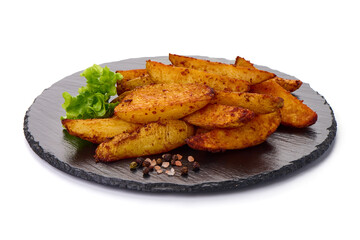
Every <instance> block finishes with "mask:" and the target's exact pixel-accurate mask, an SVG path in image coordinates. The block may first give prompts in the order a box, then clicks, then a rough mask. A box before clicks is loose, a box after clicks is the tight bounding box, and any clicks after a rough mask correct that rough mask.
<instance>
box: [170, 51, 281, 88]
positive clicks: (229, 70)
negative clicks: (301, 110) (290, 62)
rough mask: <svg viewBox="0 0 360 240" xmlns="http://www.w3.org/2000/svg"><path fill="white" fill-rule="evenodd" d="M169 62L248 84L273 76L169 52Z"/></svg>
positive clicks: (268, 73) (272, 76) (263, 72)
mask: <svg viewBox="0 0 360 240" xmlns="http://www.w3.org/2000/svg"><path fill="white" fill-rule="evenodd" d="M169 60H170V62H171V63H172V64H173V65H174V66H176V67H185V68H193V69H197V70H201V71H206V72H209V73H215V74H218V75H222V76H228V77H231V78H236V79H241V80H245V81H248V82H249V83H250V85H252V84H256V83H260V82H263V81H265V80H268V79H270V78H274V77H275V74H273V73H270V72H266V71H262V70H258V69H250V68H246V67H236V66H234V65H231V64H225V63H220V62H211V61H208V60H202V59H197V58H192V57H185V56H179V55H175V54H169Z"/></svg>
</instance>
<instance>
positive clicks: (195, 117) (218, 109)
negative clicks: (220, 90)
mask: <svg viewBox="0 0 360 240" xmlns="http://www.w3.org/2000/svg"><path fill="white" fill-rule="evenodd" d="M254 116H255V114H254V113H253V112H252V111H250V110H249V109H245V108H242V107H235V106H227V105H221V104H208V105H206V106H205V107H203V108H202V109H200V110H198V111H196V112H194V113H192V114H190V115H188V116H186V117H184V118H183V120H184V121H185V122H187V123H190V124H192V125H195V126H198V127H201V128H206V129H212V128H235V127H240V126H242V125H243V124H244V123H245V122H248V121H250V120H251V119H252V118H254Z"/></svg>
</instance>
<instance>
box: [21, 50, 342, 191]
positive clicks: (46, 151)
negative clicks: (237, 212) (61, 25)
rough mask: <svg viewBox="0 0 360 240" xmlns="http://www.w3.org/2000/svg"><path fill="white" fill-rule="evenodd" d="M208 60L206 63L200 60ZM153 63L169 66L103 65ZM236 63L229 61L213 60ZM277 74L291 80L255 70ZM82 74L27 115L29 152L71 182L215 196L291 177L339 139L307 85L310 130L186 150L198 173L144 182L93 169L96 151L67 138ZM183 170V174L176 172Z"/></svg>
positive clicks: (118, 169) (118, 167)
mask: <svg viewBox="0 0 360 240" xmlns="http://www.w3.org/2000/svg"><path fill="white" fill-rule="evenodd" d="M200 58H204V59H210V58H206V57H200ZM148 59H152V60H154V61H160V62H163V63H167V64H168V63H169V61H168V59H167V57H149V58H146V57H145V58H136V59H127V60H123V61H118V62H111V63H106V64H102V66H105V65H106V66H108V67H109V68H110V69H111V70H112V71H115V70H119V69H123V70H127V69H137V68H144V67H145V61H146V60H148ZM210 60H212V61H221V62H225V63H232V62H233V61H229V60H226V59H214V58H212V59H210ZM257 67H258V68H260V69H263V70H267V71H271V72H274V73H275V74H277V75H278V76H280V77H285V78H292V79H294V77H292V76H289V75H286V74H284V73H281V72H278V71H275V70H272V69H269V68H267V67H263V66H257ZM81 72H82V71H80V72H77V73H74V74H72V75H70V76H68V77H65V78H64V79H62V80H60V81H59V82H57V83H55V84H54V85H52V86H51V87H50V88H48V89H46V90H44V92H43V93H42V94H41V95H40V96H38V97H37V98H36V99H35V101H34V103H33V104H32V105H31V107H30V108H29V109H28V111H27V112H26V115H25V119H24V133H25V137H26V139H27V141H28V142H29V144H30V146H31V148H32V149H33V150H34V152H35V153H37V154H38V155H39V156H40V157H41V158H42V159H44V160H45V161H47V162H48V163H50V164H51V165H52V166H54V167H56V168H58V169H60V170H62V171H64V172H66V173H68V174H71V175H73V176H76V177H79V178H82V179H86V180H89V181H92V182H96V183H100V184H103V185H108V186H113V187H118V188H127V189H134V190H140V191H149V192H211V191H223V190H232V189H239V188H242V187H245V186H249V185H253V184H256V183H260V182H265V181H269V180H272V179H275V178H279V177H282V176H285V175H287V174H289V173H292V172H294V171H296V170H298V169H300V168H302V167H304V166H305V165H307V164H309V163H310V162H313V161H315V160H316V159H318V158H319V157H320V156H321V155H322V154H323V153H324V152H325V151H326V150H327V149H328V148H329V146H330V144H331V142H332V141H333V139H334V138H335V135H336V121H335V117H334V114H333V111H332V109H331V107H330V106H329V104H328V103H327V102H326V100H325V99H324V97H322V96H321V95H319V94H318V93H317V92H315V91H314V90H312V89H311V88H310V86H309V85H308V84H303V86H302V87H301V88H300V89H299V90H297V91H296V92H295V93H294V94H295V95H296V96H298V97H299V98H300V99H303V100H304V102H305V103H306V104H307V105H308V106H310V107H311V108H312V109H314V110H315V111H316V112H317V113H318V121H317V123H316V124H314V125H313V126H311V127H308V128H306V129H292V128H286V127H280V128H279V129H278V130H277V132H276V133H274V134H273V135H271V136H270V138H269V139H268V140H267V141H266V142H264V143H263V144H261V145H259V146H256V147H252V148H248V149H244V150H232V151H226V152H223V153H216V154H214V153H208V152H202V151H195V150H192V149H190V148H188V147H187V146H184V147H181V148H179V149H176V150H174V151H172V152H173V153H179V154H181V155H183V156H185V157H186V156H189V155H192V156H194V157H195V159H196V160H197V161H199V163H200V164H201V170H200V171H199V172H196V173H195V172H192V171H190V174H189V176H188V177H182V176H180V174H179V171H177V172H176V174H175V176H172V177H170V176H167V175H166V174H160V175H157V174H156V173H152V174H151V175H150V177H148V178H144V177H143V176H142V172H141V171H135V172H131V171H130V170H129V163H130V162H131V159H129V160H122V161H118V162H114V163H110V164H106V163H95V161H94V158H93V155H94V151H95V148H96V146H95V145H94V144H92V143H89V142H86V141H83V140H81V139H79V138H76V137H73V136H71V135H69V134H68V133H67V132H66V131H65V130H64V129H63V127H62V125H61V122H60V116H63V115H65V112H64V110H63V109H62V108H61V104H62V103H63V98H62V92H64V91H68V92H69V93H70V94H74V95H76V94H77V90H78V88H79V87H81V86H83V85H85V79H84V78H82V77H80V73H81ZM176 170H179V169H176Z"/></svg>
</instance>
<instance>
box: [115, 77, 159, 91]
mask: <svg viewBox="0 0 360 240" xmlns="http://www.w3.org/2000/svg"><path fill="white" fill-rule="evenodd" d="M152 83H155V82H154V81H152V80H151V78H150V76H149V74H145V75H144V76H140V77H136V78H133V79H130V80H127V81H120V83H118V84H117V86H116V90H117V94H118V95H120V94H122V93H124V92H126V91H130V90H133V89H135V88H137V87H141V86H145V85H149V84H152Z"/></svg>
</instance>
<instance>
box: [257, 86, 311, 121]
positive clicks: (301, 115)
mask: <svg viewBox="0 0 360 240" xmlns="http://www.w3.org/2000/svg"><path fill="white" fill-rule="evenodd" d="M251 88H252V91H253V92H255V93H264V94H270V95H273V96H275V97H281V98H282V99H284V106H283V107H282V108H281V110H280V111H281V124H283V125H286V126H292V127H296V128H304V127H307V126H310V125H312V124H314V123H315V122H316V121H317V114H316V112H314V111H313V110H312V109H311V108H309V107H308V106H306V105H305V104H304V103H303V102H302V101H300V100H299V99H297V98H296V97H295V96H293V95H292V94H291V93H290V92H289V91H287V90H285V89H284V88H282V87H281V86H280V85H279V84H278V83H276V82H275V81H274V80H269V81H265V82H263V83H260V84H257V85H254V86H252V87H251Z"/></svg>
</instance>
